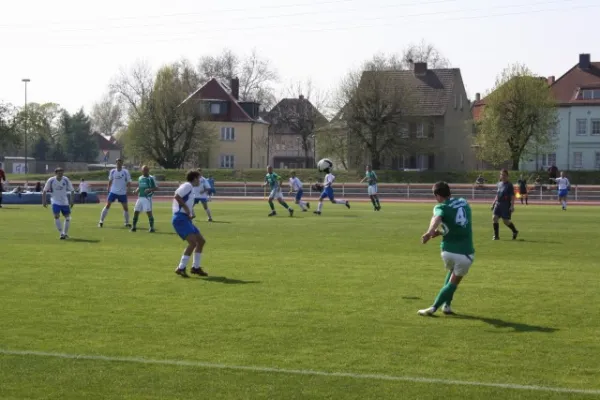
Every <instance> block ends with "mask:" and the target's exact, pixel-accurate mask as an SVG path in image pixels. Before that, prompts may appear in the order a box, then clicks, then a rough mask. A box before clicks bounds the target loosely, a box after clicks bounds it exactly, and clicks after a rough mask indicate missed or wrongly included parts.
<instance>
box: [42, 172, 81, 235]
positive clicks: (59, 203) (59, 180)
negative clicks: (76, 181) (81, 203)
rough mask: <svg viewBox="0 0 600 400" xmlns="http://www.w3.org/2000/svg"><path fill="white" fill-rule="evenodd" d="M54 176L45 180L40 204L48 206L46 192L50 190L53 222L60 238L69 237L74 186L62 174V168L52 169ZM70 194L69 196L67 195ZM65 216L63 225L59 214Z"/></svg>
mask: <svg viewBox="0 0 600 400" xmlns="http://www.w3.org/2000/svg"><path fill="white" fill-rule="evenodd" d="M54 173H55V176H53V177H52V178H50V179H48V180H47V181H46V185H45V186H44V189H43V190H42V205H43V206H44V208H46V207H48V203H47V201H46V200H47V194H48V192H51V193H52V195H51V198H50V202H51V203H52V213H53V214H54V224H55V225H56V229H58V232H59V233H60V239H61V240H65V239H67V238H68V237H69V235H68V233H69V227H70V226H71V209H72V208H73V201H74V200H75V188H74V187H73V184H72V183H71V181H70V180H69V178H67V177H66V176H64V170H63V169H62V168H56V169H55V170H54ZM69 195H70V197H69ZM61 214H62V215H63V217H65V225H64V227H63V225H62V223H61V221H60V215H61Z"/></svg>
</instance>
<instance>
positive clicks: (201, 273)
mask: <svg viewBox="0 0 600 400" xmlns="http://www.w3.org/2000/svg"><path fill="white" fill-rule="evenodd" d="M191 272H192V274H194V275H199V276H208V274H207V273H206V272H204V270H203V269H202V268H192V270H191Z"/></svg>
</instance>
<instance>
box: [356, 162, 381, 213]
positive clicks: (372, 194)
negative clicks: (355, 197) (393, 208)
mask: <svg viewBox="0 0 600 400" xmlns="http://www.w3.org/2000/svg"><path fill="white" fill-rule="evenodd" d="M364 181H367V185H369V186H368V189H367V192H368V193H369V198H370V199H371V203H373V209H374V210H375V211H379V210H381V204H379V196H378V195H377V174H376V173H375V171H373V168H371V166H370V165H367V171H366V172H365V177H364V178H362V180H361V181H360V183H363V182H364Z"/></svg>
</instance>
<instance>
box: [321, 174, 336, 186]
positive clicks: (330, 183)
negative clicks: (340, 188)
mask: <svg viewBox="0 0 600 400" xmlns="http://www.w3.org/2000/svg"><path fill="white" fill-rule="evenodd" d="M334 181H335V175H333V174H327V175H325V179H324V180H323V186H325V187H332V186H333V182H334Z"/></svg>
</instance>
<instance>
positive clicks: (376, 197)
mask: <svg viewBox="0 0 600 400" xmlns="http://www.w3.org/2000/svg"><path fill="white" fill-rule="evenodd" d="M375 201H376V202H377V207H379V206H380V204H379V197H378V196H375Z"/></svg>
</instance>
